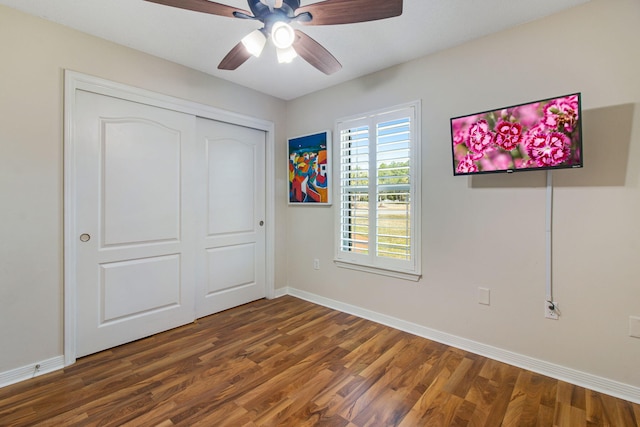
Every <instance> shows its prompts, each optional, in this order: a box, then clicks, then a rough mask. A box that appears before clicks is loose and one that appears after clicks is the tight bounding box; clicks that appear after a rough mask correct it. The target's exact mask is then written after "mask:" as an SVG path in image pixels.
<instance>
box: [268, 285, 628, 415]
mask: <svg viewBox="0 0 640 427" xmlns="http://www.w3.org/2000/svg"><path fill="white" fill-rule="evenodd" d="M276 294H277V295H278V296H283V295H291V296H294V297H297V298H300V299H303V300H306V301H309V302H312V303H315V304H319V305H322V306H325V307H329V308H332V309H335V310H338V311H342V312H344V313H349V314H352V315H354V316H358V317H361V318H363V319H367V320H371V321H373V322H376V323H380V324H382V325H386V326H390V327H392V328H395V329H399V330H401V331H404V332H408V333H410V334H413V335H417V336H420V337H423V338H426V339H429V340H432V341H436V342H439V343H442V344H446V345H450V346H452V347H456V348H459V349H461V350H466V351H469V352H471V353H475V354H478V355H480V356H485V357H488V358H491V359H494V360H498V361H500V362H504V363H507V364H509V365H513V366H517V367H519V368H523V369H526V370H529V371H532V372H537V373H539V374H542V375H546V376H548V377H551V378H555V379H558V380H561V381H565V382H568V383H570V384H574V385H577V386H580V387H584V388H587V389H590V390H593V391H597V392H600V393H604V394H607V395H610V396H614V397H617V398H620V399H624V400H628V401H630V402H634V403H638V404H640V387H635V386H632V385H629V384H624V383H620V382H618V381H613V380H610V379H607V378H602V377H599V376H596V375H592V374H589V373H587V372H582V371H577V370H575V369H571V368H568V367H565V366H560V365H556V364H554V363H550V362H546V361H544V360H539V359H535V358H533V357H529V356H525V355H523V354H518V353H514V352H511V351H508V350H504V349H501V348H497V347H493V346H490V345H486V344H482V343H479V342H476V341H472V340H469V339H467V338H461V337H458V336H455V335H451V334H448V333H445V332H441V331H437V330H435V329H431V328H427V327H425V326H421V325H418V324H415V323H411V322H407V321H404V320H402V319H398V318H395V317H391V316H387V315H384V314H380V313H377V312H375V311H371V310H367V309H365V308H361V307H358V306H354V305H351V304H345V303H343V302H340V301H336V300H332V299H330V298H325V297H322V296H319V295H316V294H312V293H310V292H306V291H301V290H299V289H295V288H291V287H289V288H280V289H277V290H276Z"/></svg>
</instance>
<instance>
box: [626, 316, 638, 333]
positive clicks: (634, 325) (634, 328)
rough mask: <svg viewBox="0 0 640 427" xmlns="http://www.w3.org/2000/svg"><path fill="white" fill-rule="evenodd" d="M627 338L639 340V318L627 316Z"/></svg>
mask: <svg viewBox="0 0 640 427" xmlns="http://www.w3.org/2000/svg"><path fill="white" fill-rule="evenodd" d="M629 336H630V337H634V338H640V317H638V316H629Z"/></svg>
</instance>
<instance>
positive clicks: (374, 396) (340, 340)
mask: <svg viewBox="0 0 640 427" xmlns="http://www.w3.org/2000/svg"><path fill="white" fill-rule="evenodd" d="M639 422H640V405H636V404H632V403H629V402H626V401H623V400H620V399H615V398H613V397H610V396H606V395H603V394H601V393H596V392H593V391H590V390H586V389H584V388H580V387H577V386H573V385H570V384H567V383H564V382H562V381H557V380H554V379H551V378H548V377H545V376H543V375H538V374H535V373H532V372H529V371H525V370H522V369H518V368H515V367H512V366H509V365H506V364H503V363H500V362H497V361H494V360H491V359H487V358H485V357H481V356H478V355H475V354H472V353H468V352H465V351H462V350H459V349H455V348H452V347H448V346H446V345H443V344H439V343H435V342H432V341H429V340H426V339H423V338H419V337H416V336H413V335H411V334H408V333H404V332H401V331H398V330H395V329H392V328H389V327H386V326H382V325H379V324H376V323H374V322H371V321H368V320H363V319H360V318H358V317H355V316H351V315H348V314H345V313H341V312H338V311H335V310H331V309H328V308H325V307H321V306H317V305H314V304H311V303H308V302H306V301H302V300H299V299H296V298H293V297H290V296H286V297H282V298H279V299H276V300H271V301H267V300H260V301H256V302H254V303H251V304H247V305H244V306H241V307H237V308H234V309H232V310H228V311H225V312H223V313H219V314H216V315H213V316H209V317H206V318H203V319H199V320H198V321H197V322H195V323H193V324H190V325H187V326H184V327H180V328H177V329H174V330H171V331H167V332H164V333H162V334H159V335H155V336H153V337H149V338H146V339H143V340H140V341H136V342H134V343H130V344H126V345H123V346H120V347H117V348H114V349H111V350H107V351H104V352H101V353H97V354H94V355H91V356H87V357H85V358H82V359H80V360H78V362H77V363H76V364H74V365H72V366H70V367H68V368H66V369H64V370H61V371H57V372H53V373H51V374H47V375H43V376H40V377H37V378H34V379H31V380H28V381H24V382H22V383H18V384H14V385H12V386H9V387H5V388H2V389H0V425H1V426H32V425H37V426H173V425H181V426H216V427H217V426H245V425H246V426H271V425H279V426H295V427H300V426H349V427H356V426H358V427H360V426H396V425H397V426H412V427H413V426H500V425H503V426H553V425H558V426H615V427H628V426H638V424H639Z"/></svg>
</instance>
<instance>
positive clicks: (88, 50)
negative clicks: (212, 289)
mask: <svg viewBox="0 0 640 427" xmlns="http://www.w3.org/2000/svg"><path fill="white" fill-rule="evenodd" d="M64 69H71V70H75V71H79V72H82V73H85V74H90V75H94V76H98V77H101V78H105V79H109V80H112V81H116V82H119V83H124V84H128V85H131V86H136V87H141V88H144V89H148V90H152V91H156V92H159V93H163V94H167V95H171V96H175V97H178V98H183V99H189V100H192V101H196V102H200V103H202V104H207V105H212V106H214V107H218V108H222V109H225V110H228V111H233V112H239V113H242V114H245V115H248V116H253V117H257V118H260V119H265V120H270V121H273V122H275V125H276V135H275V136H276V140H280V139H282V138H283V137H284V136H282V135H280V133H279V132H280V129H282V128H283V126H282V123H283V115H284V110H285V103H284V101H281V100H278V99H276V98H273V97H270V96H267V95H263V94H260V93H258V92H255V91H252V90H249V89H246V88H243V87H240V86H237V85H234V84H231V83H228V82H225V81H223V80H220V79H216V78H213V77H210V76H207V75H205V74H203V73H200V72H196V71H193V70H190V69H188V68H185V67H182V66H178V65H176V64H173V63H170V62H167V61H164V60H161V59H158V58H155V57H152V56H149V55H144V54H141V53H140V52H137V51H134V50H131V49H128V48H125V47H122V46H118V45H115V44H113V43H109V42H106V41H104V40H100V39H97V38H94V37H91V36H88V35H85V34H82V33H79V32H77V31H73V30H70V29H67V28H64V27H62V26H59V25H56V24H53V23H50V22H47V21H43V20H41V19H38V18H34V17H31V16H27V15H25V14H22V13H19V12H17V11H14V10H12V9H9V8H6V7H3V6H0V197H1V201H0V203H1V209H0V343H2V350H0V373H2V372H5V371H8V370H12V369H16V368H19V367H22V366H26V365H28V364H31V363H37V362H40V361H42V360H45V359H49V358H52V357H56V356H60V355H61V354H62V351H63V340H62V338H63V298H62V296H63V150H62V147H63V127H62V126H63V125H62V124H63V122H62V119H63V70H64ZM281 197H283V196H281ZM280 209H281V210H283V209H284V207H281V208H280ZM279 217H280V218H284V215H283V214H282V213H281V214H280V215H279ZM276 234H277V235H278V236H284V233H276ZM281 260H282V258H280V257H278V260H277V263H280V264H281V263H282V261H281ZM278 270H279V271H283V270H284V269H283V268H279V269H278Z"/></svg>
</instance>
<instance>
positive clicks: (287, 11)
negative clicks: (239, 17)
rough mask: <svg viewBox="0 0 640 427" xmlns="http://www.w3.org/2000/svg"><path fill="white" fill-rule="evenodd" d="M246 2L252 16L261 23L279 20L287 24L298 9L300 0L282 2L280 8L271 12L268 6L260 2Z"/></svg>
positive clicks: (251, 0)
mask: <svg viewBox="0 0 640 427" xmlns="http://www.w3.org/2000/svg"><path fill="white" fill-rule="evenodd" d="M247 2H248V4H249V9H251V13H253V16H255V17H256V18H257V19H258V20H260V21H262V22H265V21H267V20H268V21H274V20H281V21H286V22H288V21H290V20H291V19H293V17H294V13H295V11H296V9H297V8H299V7H300V0H282V7H280V8H278V9H274V10H273V12H272V11H271V10H270V9H269V6H267V5H266V4H264V3H263V2H261V1H260V0H248V1H247ZM272 16H273V17H272ZM274 18H275V19H274ZM265 24H266V22H265Z"/></svg>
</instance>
